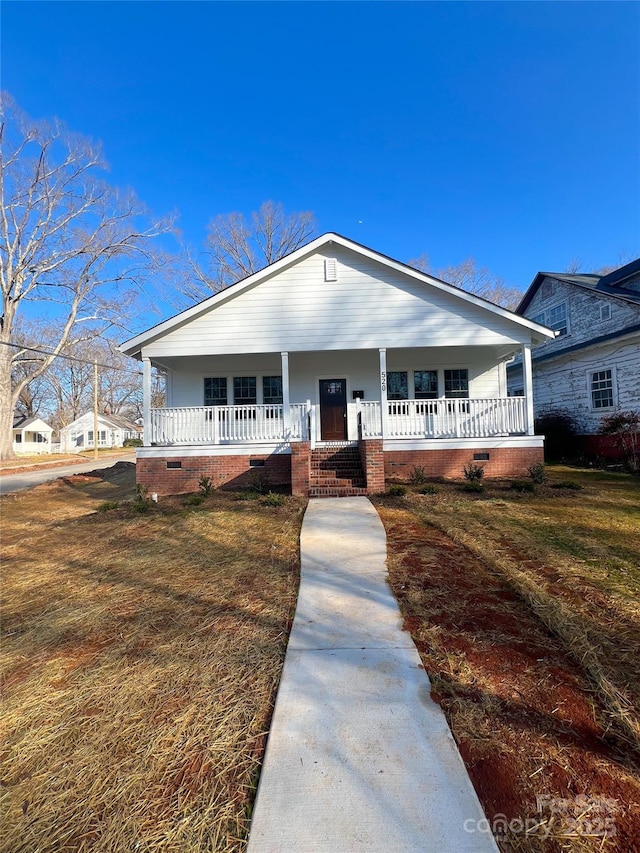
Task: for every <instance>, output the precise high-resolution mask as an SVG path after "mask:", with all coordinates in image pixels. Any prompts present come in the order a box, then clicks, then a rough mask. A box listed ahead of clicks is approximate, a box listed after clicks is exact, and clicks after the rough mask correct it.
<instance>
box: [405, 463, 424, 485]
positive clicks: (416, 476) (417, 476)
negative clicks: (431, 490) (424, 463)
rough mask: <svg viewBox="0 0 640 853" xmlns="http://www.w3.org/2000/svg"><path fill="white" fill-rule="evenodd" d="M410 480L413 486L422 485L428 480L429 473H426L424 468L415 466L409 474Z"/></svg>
mask: <svg viewBox="0 0 640 853" xmlns="http://www.w3.org/2000/svg"><path fill="white" fill-rule="evenodd" d="M409 482H410V483H411V485H412V486H421V485H422V484H423V483H426V482H427V475H426V474H425V473H424V468H422V467H419V466H417V465H416V466H414V468H413V470H412V471H411V473H410V474H409Z"/></svg>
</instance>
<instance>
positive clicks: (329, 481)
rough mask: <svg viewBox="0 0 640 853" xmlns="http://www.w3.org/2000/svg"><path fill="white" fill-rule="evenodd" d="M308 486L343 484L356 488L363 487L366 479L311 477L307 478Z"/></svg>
mask: <svg viewBox="0 0 640 853" xmlns="http://www.w3.org/2000/svg"><path fill="white" fill-rule="evenodd" d="M309 485H310V486H340V487H342V486H345V487H351V486H354V487H356V488H359V489H361V488H364V487H365V486H366V481H365V479H364V477H312V478H311V479H310V480H309Z"/></svg>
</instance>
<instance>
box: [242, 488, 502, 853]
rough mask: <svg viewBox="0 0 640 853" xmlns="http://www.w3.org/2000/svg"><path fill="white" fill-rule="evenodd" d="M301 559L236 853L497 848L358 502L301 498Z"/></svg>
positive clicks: (381, 537) (377, 526)
mask: <svg viewBox="0 0 640 853" xmlns="http://www.w3.org/2000/svg"><path fill="white" fill-rule="evenodd" d="M301 556H302V580H301V585H300V594H299V597H298V606H297V610H296V616H295V620H294V623H293V630H292V631H291V637H290V639H289V645H288V648H287V655H286V659H285V665H284V671H283V674H282V681H281V683H280V689H279V691H278V697H277V702H276V707H275V712H274V716H273V721H272V726H271V732H270V734H269V740H268V744H267V751H266V756H265V762H264V766H263V769H262V774H261V777H260V784H259V788H258V796H257V801H256V806H255V810H254V814H253V821H252V824H251V833H250V837H249V846H248V853H275V851H279V853H351V851H367V853H396V851H398V853H399V851H414V852H415V853H429V851H433V853H484V851H491V853H495V851H497V849H498V848H497V846H496V845H495V842H494V840H493V838H492V836H491V835H490V834H487V832H486V821H485V820H484V813H483V812H482V809H481V807H480V803H479V802H478V799H477V797H476V794H475V791H474V790H473V787H472V785H471V782H470V780H469V777H468V775H467V772H466V770H465V767H464V764H463V763H462V759H461V758H460V755H459V753H458V750H457V748H456V745H455V742H454V740H453V737H452V736H451V733H450V731H449V728H448V726H447V723H446V721H445V718H444V715H443V713H442V711H441V710H440V708H439V707H438V706H437V705H436V704H435V703H434V702H433V701H432V699H431V696H430V686H429V680H428V678H427V675H426V673H425V671H424V669H422V666H421V663H420V658H419V656H418V652H417V650H416V647H415V646H414V644H413V641H412V640H411V637H410V636H409V634H408V633H406V632H404V631H403V630H402V619H401V616H400V611H399V609H398V605H397V602H396V600H395V598H394V596H393V595H392V593H391V591H390V589H389V587H388V585H387V582H386V577H387V571H386V565H385V560H386V537H385V532H384V528H383V526H382V523H381V521H380V518H379V517H378V514H377V513H376V511H375V509H374V508H373V506H372V504H371V503H370V501H369V500H368V498H364V497H354V498H329V499H322V500H319V499H316V500H311V501H310V502H309V507H308V509H307V512H306V515H305V518H304V522H303V525H302V534H301ZM483 827H484V828H485V831H484V832H483V831H482V829H483Z"/></svg>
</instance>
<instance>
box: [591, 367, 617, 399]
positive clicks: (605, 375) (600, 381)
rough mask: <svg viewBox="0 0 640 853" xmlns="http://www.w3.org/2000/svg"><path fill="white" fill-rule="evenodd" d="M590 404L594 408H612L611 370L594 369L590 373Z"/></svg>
mask: <svg viewBox="0 0 640 853" xmlns="http://www.w3.org/2000/svg"><path fill="white" fill-rule="evenodd" d="M591 405H592V407H593V408H594V409H612V408H613V405H614V399H613V371H612V370H596V371H595V372H593V373H592V374H591Z"/></svg>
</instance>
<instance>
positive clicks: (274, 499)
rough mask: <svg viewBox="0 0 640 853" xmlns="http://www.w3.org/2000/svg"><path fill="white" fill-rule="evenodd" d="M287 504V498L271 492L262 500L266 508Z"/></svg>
mask: <svg viewBox="0 0 640 853" xmlns="http://www.w3.org/2000/svg"><path fill="white" fill-rule="evenodd" d="M286 502H287V496H286V495H281V494H280V493H279V492H269V493H268V494H267V495H265V496H264V497H263V498H261V503H263V504H264V505H265V506H283V505H284V504H286Z"/></svg>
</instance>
